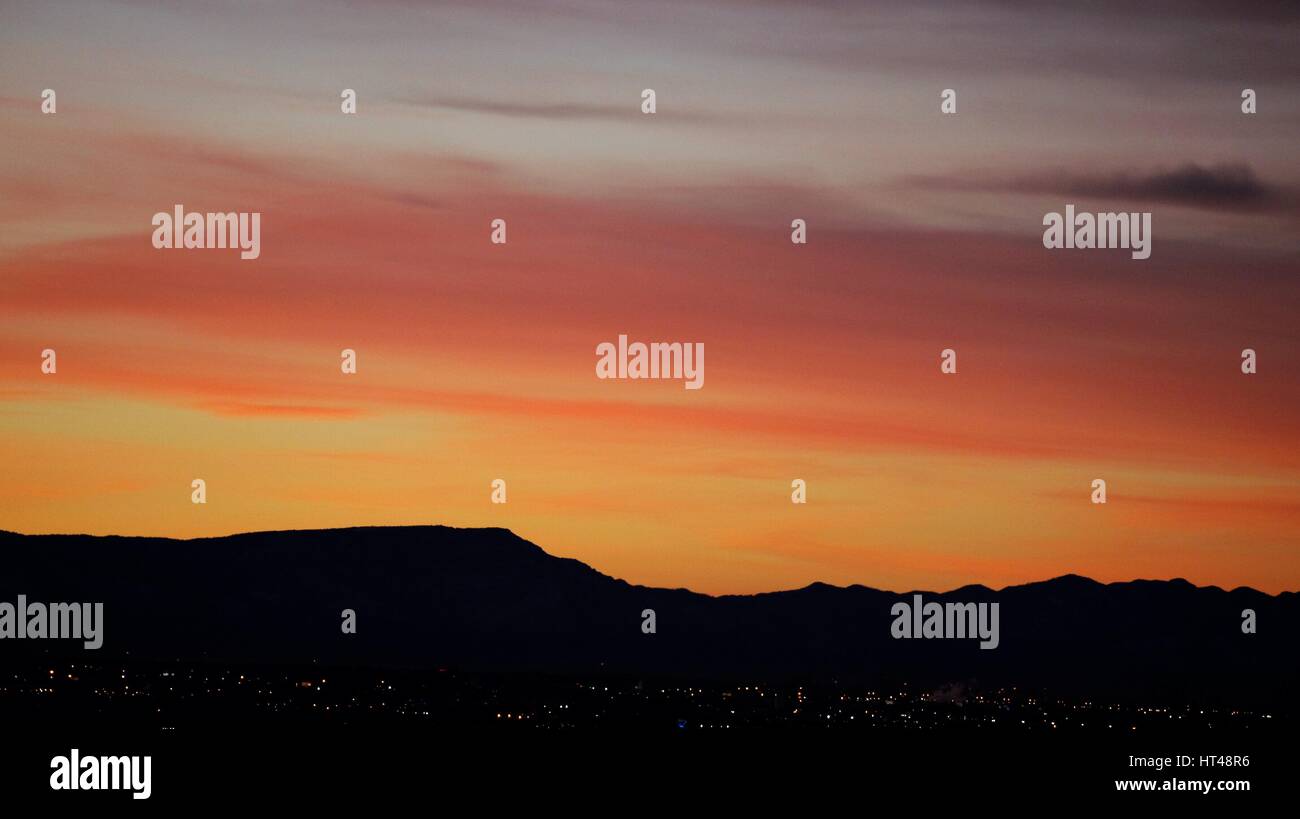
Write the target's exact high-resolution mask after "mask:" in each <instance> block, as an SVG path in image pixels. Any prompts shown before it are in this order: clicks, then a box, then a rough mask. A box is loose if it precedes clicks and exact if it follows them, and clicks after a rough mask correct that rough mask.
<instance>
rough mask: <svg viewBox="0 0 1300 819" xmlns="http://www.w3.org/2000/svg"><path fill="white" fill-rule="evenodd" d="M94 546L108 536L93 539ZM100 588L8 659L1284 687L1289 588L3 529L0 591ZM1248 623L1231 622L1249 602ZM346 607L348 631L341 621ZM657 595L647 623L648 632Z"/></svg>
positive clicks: (1217, 689)
mask: <svg viewBox="0 0 1300 819" xmlns="http://www.w3.org/2000/svg"><path fill="white" fill-rule="evenodd" d="M106 546H108V548H105V547H106ZM18 594H25V595H26V596H27V599H28V600H29V601H42V602H47V603H52V602H102V603H103V606H104V609H103V610H104V622H105V626H104V633H105V636H104V641H103V648H101V649H100V650H97V651H85V650H82V648H81V643H80V642H76V641H69V640H62V641H58V640H34V639H15V640H8V639H6V640H0V666H3V665H5V664H8V663H10V662H12V661H26V662H32V661H38V662H40V661H43V659H41V658H53V657H55V656H63V657H67V658H69V659H73V660H86V661H95V662H117V661H123V662H126V661H151V660H152V661H167V662H171V661H176V660H202V661H210V662H219V663H231V664H239V663H262V664H272V665H283V666H292V665H302V664H316V663H319V664H323V665H331V664H332V665H344V666H355V667H368V668H389V667H392V668H407V669H417V670H418V669H438V668H455V669H461V670H465V671H470V672H492V673H495V672H525V673H532V672H540V673H549V674H563V675H569V676H582V675H591V674H610V673H613V674H631V675H637V676H639V677H640V676H673V677H678V678H694V679H704V678H710V679H717V678H727V679H746V680H758V679H770V680H773V681H779V680H795V679H797V680H801V681H802V680H807V681H814V682H815V681H818V680H823V681H825V680H837V681H850V680H856V681H864V682H871V683H872V684H875V683H877V682H879V683H881V684H906V685H924V686H930V685H933V686H945V685H953V684H957V685H961V686H979V687H982V688H988V687H991V686H1020V687H1035V688H1038V689H1041V690H1050V691H1056V692H1061V693H1071V692H1073V693H1078V694H1082V695H1084V696H1087V697H1099V696H1102V695H1106V696H1115V697H1126V698H1136V699H1142V698H1146V699H1148V700H1149V701H1157V700H1158V701H1162V702H1170V701H1179V702H1181V701H1192V700H1194V701H1199V702H1206V703H1207V704H1215V703H1218V704H1226V705H1229V706H1231V707H1244V706H1247V705H1252V704H1253V705H1256V706H1259V707H1267V708H1270V709H1276V708H1282V707H1287V708H1290V707H1293V706H1291V702H1292V700H1293V699H1294V697H1293V693H1294V691H1295V690H1296V688H1297V686H1298V685H1300V659H1298V658H1300V652H1297V651H1296V647H1297V645H1296V639H1295V637H1294V635H1295V634H1297V633H1300V598H1298V597H1297V596H1296V595H1295V594H1294V593H1289V592H1286V593H1282V594H1279V595H1277V596H1269V595H1267V594H1266V593H1264V592H1260V591H1258V590H1254V589H1244V590H1234V591H1225V590H1223V589H1220V588H1217V587H1198V586H1194V585H1192V584H1191V583H1188V582H1187V581H1185V580H1176V581H1163V580H1136V581H1120V582H1115V583H1111V584H1102V583H1098V582H1096V581H1093V580H1088V579H1085V578H1081V577H1079V576H1077V575H1063V576H1061V577H1058V578H1054V579H1050V580H1046V581H1037V582H1035V583H1031V584H1024V585H1018V586H1008V587H1005V588H1003V589H1001V590H997V591H995V590H992V589H989V588H987V587H983V586H979V585H967V586H962V587H960V588H958V589H955V590H953V591H951V592H928V591H909V592H903V593H896V592H889V591H882V590H879V589H873V588H869V587H866V586H861V585H853V586H848V587H834V586H829V585H827V584H824V583H822V584H809V585H808V586H805V587H803V588H802V589H793V590H787V591H775V592H764V593H760V594H754V595H724V596H717V597H714V596H710V595H707V594H702V593H698V592H693V591H690V590H688V589H665V588H657V587H651V586H641V585H634V584H631V583H628V582H627V581H624V580H621V579H619V578H614V577H611V576H609V575H605V574H603V573H601V572H600V571H598V570H597V569H594V568H592V567H591V566H588V565H587V564H585V563H582V562H581V561H578V560H575V559H572V558H562V557H556V556H554V555H551V554H549V553H547V552H546V551H545V550H544V549H542V548H541V547H540V546H538V545H537V544H535V543H532V542H530V541H527V540H525V539H524V538H522V537H520V536H518V535H517V534H515V533H513V532H511V531H509V530H507V529H501V528H488V529H457V528H452V527H354V528H347V529H317V530H286V531H282V532H267V533H256V532H254V533H243V534H238V535H230V536H223V537H217V538H195V539H190V540H185V541H181V540H176V539H168V538H143V537H142V538H124V537H118V536H82V535H21V534H16V533H3V534H0V603H5V602H9V603H11V604H12V603H13V602H14V601H15V600H16V595H18ZM917 594H920V595H921V596H922V598H923V601H924V602H925V603H940V604H949V603H962V604H965V603H975V604H977V605H976V607H977V608H978V607H979V606H980V605H981V604H990V605H989V613H991V612H992V611H993V610H994V609H993V605H992V604H996V606H997V611H998V613H999V620H998V629H999V640H998V641H997V647H996V648H994V649H990V650H985V649H981V648H980V642H981V641H980V640H979V639H971V638H958V639H907V638H903V639H899V638H896V637H895V636H894V635H893V630H894V628H893V627H894V623H895V621H896V613H895V608H896V606H897V605H898V604H900V603H901V604H907V605H909V606H910V605H911V604H912V602H913V601H914V595H917ZM1246 609H1250V610H1252V611H1253V612H1254V613H1255V618H1256V621H1257V633H1250V634H1247V633H1243V629H1242V623H1243V612H1244V610H1246ZM345 611H351V612H353V613H354V614H355V622H356V632H355V633H344V632H343V631H342V628H341V621H342V619H343V616H344V612H345ZM648 611H653V612H654V618H655V631H654V633H647V632H646V631H645V630H643V624H644V623H646V622H647V621H646V617H647V615H646V612H648Z"/></svg>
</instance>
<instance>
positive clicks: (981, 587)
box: [0, 524, 1300, 599]
mask: <svg viewBox="0 0 1300 819" xmlns="http://www.w3.org/2000/svg"><path fill="white" fill-rule="evenodd" d="M423 530H432V531H439V530H441V531H448V532H484V533H488V532H501V533H504V534H505V535H507V536H509V537H510V538H512V539H514V540H516V541H518V542H519V543H521V544H525V545H527V546H529V547H532V549H535V550H537V551H538V552H540V553H541V554H543V555H546V556H547V557H550V558H552V559H554V560H572V561H574V562H576V563H578V564H580V565H582V566H585V567H586V568H588V569H590V570H592V571H594V572H596V573H598V574H600V575H602V576H604V577H608V578H610V579H611V580H617V581H619V582H622V583H626V584H627V585H628V586H631V587H633V588H641V589H653V590H660V591H685V592H689V593H691V594H696V595H700V596H703V597H709V598H712V599H722V598H747V597H758V596H762V595H770V594H789V593H791V592H799V591H805V590H809V589H828V590H837V591H851V590H854V589H862V590H866V591H873V592H881V593H884V594H893V595H900V596H901V595H913V594H921V595H926V594H933V595H952V594H957V593H959V592H964V591H974V592H994V593H998V592H1005V591H1008V590H1011V589H1019V588H1028V587H1033V586H1042V585H1045V584H1053V583H1062V582H1074V581H1085V582H1086V583H1088V584H1095V585H1097V586H1102V587H1110V586H1123V585H1127V584H1132V583H1166V584H1186V585H1188V586H1190V587H1191V588H1194V589H1205V590H1212V591H1221V592H1223V593H1225V594H1232V593H1236V592H1242V591H1245V592H1250V593H1253V594H1259V595H1263V596H1265V597H1270V598H1276V597H1281V596H1284V595H1294V594H1297V593H1300V590H1295V591H1292V590H1284V591H1281V592H1278V593H1276V594H1270V593H1269V592H1265V591H1262V590H1260V589H1256V588H1254V587H1252V586H1236V587H1234V588H1232V589H1224V588H1223V587H1221V586H1218V585H1215V584H1211V585H1208V586H1198V585H1196V584H1195V583H1192V582H1191V581H1189V580H1187V579H1186V578H1183V577H1171V578H1167V579H1161V578H1145V577H1135V578H1132V579H1130V580H1112V581H1102V580H1097V579H1095V578H1091V577H1088V576H1086V575H1080V574H1077V573H1074V572H1067V573H1065V574H1061V575H1056V576H1054V577H1048V578H1044V579H1042V580H1031V581H1027V582H1024V583H1013V584H1009V585H1007V586H1003V587H1001V588H993V587H992V586H987V585H985V584H983V583H967V584H965V585H962V586H959V587H957V588H954V589H949V590H947V591H936V590H934V589H917V588H913V589H909V590H907V591H893V590H891V589H883V588H879V587H877V586H868V585H866V584H864V583H860V582H857V583H850V584H849V585H847V586H837V585H835V584H833V583H827V582H825V581H822V580H814V581H812V582H810V583H808V584H806V585H804V586H799V587H795V588H789V589H770V590H766V591H758V592H747V593H746V592H729V593H725V594H711V593H709V592H701V591H696V590H694V589H690V588H687V587H685V586H676V587H669V586H650V585H647V584H644V583H634V582H632V581H630V580H627V579H625V578H621V577H617V576H615V575H610V574H605V573H604V572H602V571H601V570H600V569H598V568H596V567H595V566H593V565H591V564H590V563H586V562H585V561H582V560H579V559H577V558H571V557H562V556H560V555H556V554H552V553H551V552H548V551H546V549H545V548H544V547H543V546H541V545H539V544H537V543H535V542H533V541H531V540H529V539H527V538H525V537H523V536H522V535H520V534H518V533H517V532H515V531H514V530H513V529H510V528H508V527H504V526H446V525H442V524H398V525H373V526H371V525H363V526H335V527H326V528H322V529H267V530H256V531H249V532H235V533H231V534H227V535H204V536H201V537H193V538H178V537H167V536H159V535H117V534H113V535H91V534H84V533H63V532H51V533H41V534H26V533H23V532H17V531H13V530H10V529H0V536H6V535H11V536H16V537H22V538H91V539H96V540H135V541H141V540H162V541H171V542H175V543H204V542H212V541H221V540H228V539H232V538H247V537H262V536H274V535H290V534H292V535H314V534H320V533H326V532H358V531H395V532H402V531H423Z"/></svg>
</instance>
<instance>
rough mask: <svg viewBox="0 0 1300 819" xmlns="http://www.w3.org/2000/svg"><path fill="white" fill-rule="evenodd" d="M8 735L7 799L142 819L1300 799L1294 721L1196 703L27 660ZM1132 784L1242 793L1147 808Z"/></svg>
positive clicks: (9, 692) (1174, 793)
mask: <svg viewBox="0 0 1300 819" xmlns="http://www.w3.org/2000/svg"><path fill="white" fill-rule="evenodd" d="M0 724H3V725H4V727H5V736H6V740H5V741H4V742H3V743H0V788H3V793H4V794H5V798H6V800H11V801H12V800H27V799H39V800H40V801H42V802H45V803H47V804H49V805H51V806H58V805H69V804H71V805H76V806H87V807H93V806H96V805H101V806H102V805H108V804H109V803H114V804H119V805H121V806H123V807H129V808H131V809H156V808H157V807H158V806H160V805H168V806H170V805H194V804H200V803H202V804H218V803H232V804H236V805H248V806H252V805H254V804H286V805H287V804H292V805H295V806H306V805H310V804H313V803H334V802H336V801H337V800H338V799H340V798H356V799H361V800H367V801H373V802H375V803H376V804H385V803H388V802H389V801H390V800H394V799H398V798H402V799H410V798H416V799H420V800H439V801H440V800H443V799H452V798H458V799H459V798H468V799H471V800H478V801H479V804H481V806H482V807H483V808H484V809H487V808H488V807H489V806H493V805H498V804H501V803H509V802H523V803H552V802H553V803H555V804H557V805H558V804H569V803H571V802H587V801H594V802H596V803H597V804H602V805H605V806H606V807H607V808H609V809H612V808H613V805H616V804H623V803H626V802H627V800H631V801H632V802H635V803H637V804H642V803H650V802H657V803H662V804H663V805H665V806H670V805H677V806H680V805H682V804H686V803H689V804H692V805H695V806H700V805H716V806H718V807H724V806H726V807H731V808H735V807H736V806H737V805H741V804H754V805H755V806H757V805H759V804H764V805H766V804H767V803H768V802H769V800H771V799H780V798H783V797H784V798H786V799H791V798H792V799H795V800H798V801H800V802H804V803H805V805H804V807H805V808H812V807H813V806H814V805H818V804H821V805H827V806H828V805H829V804H830V802H828V801H827V800H834V799H838V800H839V801H842V800H843V799H845V798H848V799H855V800H859V802H860V803H861V804H863V805H869V804H874V803H875V800H878V799H883V798H886V797H887V796H892V797H894V798H898V797H903V798H910V799H916V798H923V799H924V800H927V801H928V800H931V799H934V798H942V797H947V798H957V799H960V800H962V801H967V802H970V803H973V804H985V803H988V804H994V803H1005V802H1017V801H1020V800H1021V799H1034V800H1038V799H1040V798H1041V797H1043V796H1048V797H1055V798H1067V799H1070V800H1076V799H1085V800H1090V801H1091V800H1095V799H1107V800H1116V801H1119V802H1121V803H1122V802H1126V801H1134V800H1136V801H1140V802H1143V803H1144V804H1147V805H1159V804H1162V803H1164V804H1169V803H1170V800H1172V802H1173V804H1183V803H1186V802H1188V801H1189V800H1201V801H1202V803H1203V804H1207V805H1208V804H1213V805H1214V806H1215V807H1216V808H1227V809H1232V808H1233V807H1235V806H1239V805H1240V804H1242V803H1243V802H1247V801H1250V802H1252V803H1253V801H1254V800H1258V799H1260V798H1261V797H1262V798H1269V797H1270V796H1271V797H1272V798H1274V799H1276V798H1279V797H1283V796H1286V795H1287V794H1286V793H1285V787H1286V781H1287V778H1288V777H1289V776H1290V773H1289V772H1290V771H1292V770H1293V769H1294V765H1295V762H1296V754H1295V751H1294V748H1295V743H1294V742H1293V741H1292V737H1293V736H1294V734H1293V731H1292V728H1293V718H1292V716H1291V715H1290V714H1288V713H1268V712H1260V711H1247V710H1233V709H1222V708H1216V707H1209V706H1202V705H1197V704H1190V705H1189V704H1182V705H1169V704H1161V703H1149V702H1118V701H1105V702H1103V701H1090V700H1086V699H1083V700H1074V699H1064V698H1055V697H1052V696H1050V695H1047V694H1044V693H1042V692H1031V691H1022V690H1017V689H1007V688H997V689H991V690H981V689H979V688H978V687H976V686H967V685H963V686H947V687H944V688H940V689H937V690H923V691H922V690H909V689H908V687H907V686H902V687H899V688H897V689H896V690H877V689H873V688H867V687H861V686H855V685H842V684H838V683H835V682H821V683H811V682H798V681H792V682H786V683H780V684H770V683H766V684H765V683H760V682H755V681H748V682H747V681H741V682H728V683H721V682H716V681H715V682H699V681H683V680H680V679H670V678H660V679H637V678H630V677H625V676H616V675H609V676H593V677H585V678H571V677H561V676H543V675H482V674H464V673H458V672H455V671H451V670H443V671H435V672H428V671H414V672H394V671H374V670H365V669H355V668H353V669H349V668H338V667H332V668H322V667H320V666H300V667H294V668H285V667H267V666H240V667H222V666H217V665H211V664H193V663H188V664H182V663H178V664H155V663H149V664H136V665H124V664H114V665H85V664H75V665H73V664H67V663H63V664H59V663H53V662H51V663H47V664H45V666H44V667H39V668H38V667H36V666H27V665H25V666H24V667H22V668H19V669H8V670H4V671H0ZM73 748H76V749H78V752H79V753H80V754H81V755H83V756H87V755H91V754H99V755H149V756H150V757H151V759H152V792H151V795H150V798H149V799H148V800H132V799H131V796H130V794H129V793H127V792H125V791H116V792H108V791H92V792H87V791H60V792H55V791H52V790H51V789H50V788H49V778H50V770H51V768H50V762H51V759H52V758H53V757H55V756H57V755H68V754H69V753H70V751H71V750H72V749H73ZM1134 757H1141V758H1144V759H1147V760H1159V759H1165V758H1167V759H1169V760H1171V763H1172V764H1171V765H1170V766H1169V767H1162V768H1160V769H1157V768H1155V767H1151V766H1149V765H1138V764H1136V763H1135V761H1134V759H1133V758H1134ZM1179 762H1182V763H1184V764H1177V763H1179ZM1117 780H1118V781H1121V782H1124V783H1128V782H1130V781H1132V782H1136V783H1143V784H1138V785H1127V784H1125V785H1123V786H1122V787H1125V788H1127V787H1155V788H1157V789H1160V788H1163V787H1166V784H1165V783H1171V784H1170V785H1169V787H1175V788H1177V787H1182V786H1184V785H1185V783H1186V782H1187V781H1189V780H1196V781H1209V782H1212V783H1214V785H1213V787H1215V788H1219V787H1231V788H1234V789H1235V790H1232V791H1226V790H1214V791H1212V792H1210V793H1208V794H1202V793H1191V792H1187V791H1178V790H1168V791H1166V790H1157V791H1156V792H1154V793H1145V794H1135V793H1129V792H1120V791H1119V790H1118V787H1121V786H1117V785H1116V781H1117ZM1147 782H1150V783H1152V784H1151V785H1150V786H1148V785H1146V784H1145V783H1147ZM1243 783H1244V784H1243ZM1244 788H1249V789H1250V790H1249V792H1248V793H1246V792H1243V789H1244ZM611 800H613V801H612V802H611Z"/></svg>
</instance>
